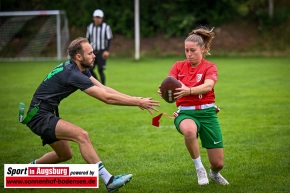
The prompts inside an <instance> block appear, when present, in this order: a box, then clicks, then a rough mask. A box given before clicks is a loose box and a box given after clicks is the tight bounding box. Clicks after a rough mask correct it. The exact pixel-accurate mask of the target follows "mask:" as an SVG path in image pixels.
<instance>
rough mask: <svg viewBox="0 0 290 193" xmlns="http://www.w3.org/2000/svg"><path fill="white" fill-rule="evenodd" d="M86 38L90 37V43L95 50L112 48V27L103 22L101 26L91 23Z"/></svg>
mask: <svg viewBox="0 0 290 193" xmlns="http://www.w3.org/2000/svg"><path fill="white" fill-rule="evenodd" d="M86 38H88V40H89V42H90V44H91V45H92V47H93V49H94V50H97V51H99V50H107V51H109V49H110V43H111V42H110V40H111V39H112V38H113V33H112V30H111V27H110V26H109V25H108V24H106V23H105V22H102V24H101V25H100V26H96V25H94V24H93V23H91V24H90V25H89V26H88V27H87V34H86Z"/></svg>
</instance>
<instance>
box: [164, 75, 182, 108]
mask: <svg viewBox="0 0 290 193" xmlns="http://www.w3.org/2000/svg"><path fill="white" fill-rule="evenodd" d="M180 87H181V83H180V82H179V81H178V80H177V79H176V78H174V77H172V76H168V77H167V78H165V79H164V80H163V82H162V83H161V85H160V92H161V95H162V98H163V99H164V100H165V101H166V102H168V103H174V102H175V99H174V95H173V94H174V93H175V92H176V91H175V89H176V88H180Z"/></svg>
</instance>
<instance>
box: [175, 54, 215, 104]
mask: <svg viewBox="0 0 290 193" xmlns="http://www.w3.org/2000/svg"><path fill="white" fill-rule="evenodd" d="M169 76H173V77H175V78H176V79H177V80H180V81H181V82H182V83H183V84H184V85H185V86H187V87H195V86H199V85H201V84H203V83H204V81H205V80H206V79H211V80H213V81H214V82H216V81H217V77H218V71H217V67H216V65H215V64H214V63H212V62H209V61H207V60H205V59H202V60H201V63H200V64H199V65H198V66H197V67H191V65H190V63H189V61H188V60H184V61H177V62H176V63H175V64H174V65H173V66H172V67H171V69H170V72H169ZM214 102H215V94H214V89H212V90H211V91H210V92H208V93H206V94H200V95H188V96H184V97H182V98H180V99H178V100H177V101H176V106H177V107H178V106H196V105H203V104H210V103H214Z"/></svg>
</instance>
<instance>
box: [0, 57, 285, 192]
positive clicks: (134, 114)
mask: <svg viewBox="0 0 290 193" xmlns="http://www.w3.org/2000/svg"><path fill="white" fill-rule="evenodd" d="M208 59H209V60H211V61H213V62H215V63H216V64H217V66H218V69H219V79H218V82H217V85H216V87H215V92H216V103H217V105H218V106H219V107H220V108H221V112H220V113H219V114H218V116H219V120H220V123H221V126H222V130H223V135H224V144H225V168H224V170H223V171H222V174H223V175H224V176H225V177H226V178H227V179H228V181H229V182H230V185H229V186H220V185H216V184H214V183H213V182H210V184H209V185H207V186H205V187H200V186H198V184H197V177H196V174H195V169H194V165H193V163H192V161H191V159H190V156H189V154H188V152H187V150H186V148H185V145H184V141H183V137H182V135H180V134H179V133H178V132H177V131H176V130H175V128H174V126H173V122H172V119H169V118H167V117H163V118H162V119H161V126H160V127H159V128H157V127H153V126H152V125H151V118H152V117H153V116H156V115H158V113H159V112H167V113H170V114H171V113H172V112H173V111H175V110H176V107H175V105H174V104H168V103H166V102H164V101H163V100H161V99H160V97H159V95H158V94H157V88H158V85H159V84H160V83H161V82H162V80H163V79H164V78H165V77H166V76H167V73H168V71H169V69H170V67H171V65H172V64H173V63H174V61H176V60H183V58H173V57H172V58H143V59H142V60H140V61H138V62H136V61H134V60H132V59H119V58H118V59H117V58H110V59H109V60H108V67H107V70H106V74H107V85H108V86H111V87H113V88H115V89H116V90H119V91H121V92H124V93H127V94H130V95H134V96H143V97H153V98H155V99H158V100H160V103H161V107H160V108H159V112H158V113H157V112H156V113H154V115H153V116H151V115H150V114H149V113H148V112H146V111H142V110H140V109H139V108H138V107H123V106H110V105H106V104H103V103H101V102H100V101H97V100H95V99H93V98H91V97H88V96H87V95H86V94H84V93H82V92H81V91H77V92H76V93H74V94H73V95H71V96H70V97H68V98H67V99H65V100H64V101H63V102H62V103H61V105H60V115H61V117H62V118H63V119H65V120H67V121H70V122H72V123H74V124H76V125H78V126H80V127H82V128H84V129H85V130H87V131H88V132H89V134H90V137H91V140H92V143H93V145H94V147H95V149H96V151H97V152H98V154H99V156H100V157H101V159H102V161H103V163H104V164H105V166H106V168H107V169H108V170H109V171H110V172H111V173H112V174H119V173H132V174H133V175H134V177H133V179H132V181H131V182H130V183H129V184H128V185H126V186H125V187H123V188H121V189H120V190H119V192H124V193H125V192H128V193H139V192H140V193H163V192H164V193H171V192H174V193H175V192H180V193H187V192H196V193H197V192H211V193H227V192H229V193H232V192H233V193H245V192H247V193H248V192H249V193H251V192H257V193H260V192H261V193H264V192H277V193H278V192H279V193H280V192H285V193H286V192H290V175H289V173H290V75H289V73H290V58H289V57H288V58H287V57H282V58H281V57H279V58H278V57H277V58H270V57H269V58H268V57H250V58H219V57H210V58H208ZM58 63H59V62H1V63H0V82H1V87H0V95H1V97H0V107H1V111H0V125H1V132H0V142H1V149H0V155H1V156H0V163H1V165H2V166H1V167H0V175H1V178H0V189H1V190H0V192H25V193H26V192H27V193H30V192H33V193H38V192H41V193H50V192H55V193H58V192H61V193H65V192H71V193H76V192H85V193H86V192H88V193H91V192H106V191H105V186H104V184H103V182H102V180H100V188H99V189H70V190H68V189H53V190H52V189H21V190H19V189H4V188H3V186H4V176H3V174H4V164H5V163H6V164H26V163H29V162H30V161H32V160H34V159H35V158H38V157H40V156H42V155H43V154H44V153H46V152H47V151H50V148H49V146H45V147H42V146H41V140H40V139H39V137H38V136H36V135H34V134H33V133H32V132H31V131H30V130H29V129H28V128H27V127H26V126H24V125H22V124H20V123H19V122H18V105H19V102H21V101H23V102H25V103H26V104H27V105H28V104H29V102H30V100H31V97H32V95H33V93H34V91H35V89H36V88H37V86H38V85H39V83H40V82H41V81H42V80H43V79H44V77H45V76H46V75H47V74H48V72H50V71H51V70H52V69H53V68H54V67H55V66H56V65H57V64H58ZM71 147H72V149H73V152H74V157H73V158H72V159H71V160H70V161H68V162H66V163H68V164H85V162H84V160H83V159H82V157H81V155H80V153H79V149H78V146H77V144H75V143H71ZM201 156H202V160H203V163H204V165H205V167H206V168H207V169H208V168H209V163H208V160H207V154H206V150H205V149H201Z"/></svg>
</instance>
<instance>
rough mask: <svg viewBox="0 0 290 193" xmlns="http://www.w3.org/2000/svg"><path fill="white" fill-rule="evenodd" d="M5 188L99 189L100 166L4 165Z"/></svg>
mask: <svg viewBox="0 0 290 193" xmlns="http://www.w3.org/2000/svg"><path fill="white" fill-rule="evenodd" d="M4 188H99V170H98V164H4Z"/></svg>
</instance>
